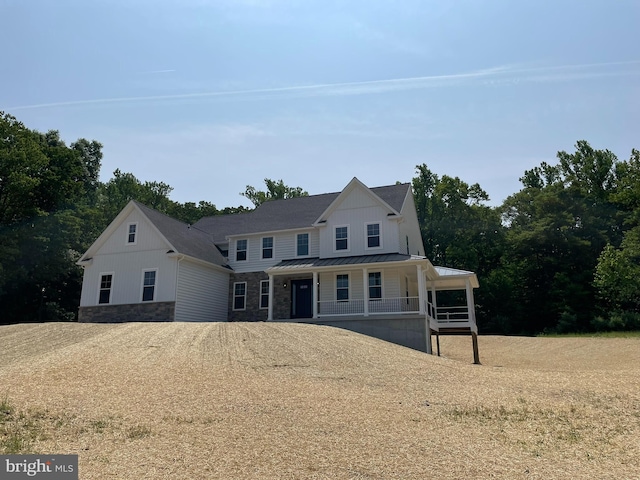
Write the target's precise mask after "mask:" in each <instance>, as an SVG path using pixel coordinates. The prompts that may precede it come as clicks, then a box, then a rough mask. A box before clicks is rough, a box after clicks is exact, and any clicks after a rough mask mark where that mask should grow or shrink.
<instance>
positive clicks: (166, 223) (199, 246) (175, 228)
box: [135, 202, 226, 267]
mask: <svg viewBox="0 0 640 480" xmlns="http://www.w3.org/2000/svg"><path fill="white" fill-rule="evenodd" d="M135 204H136V206H137V207H138V208H139V209H140V210H141V211H142V213H144V215H145V216H146V217H147V218H148V219H149V221H150V222H151V223H153V225H155V227H156V228H157V229H158V230H159V231H160V233H162V235H164V237H165V238H166V239H167V240H168V241H169V243H171V245H173V247H174V248H175V249H176V250H177V252H176V253H181V254H183V255H187V256H189V257H193V258H196V259H198V260H204V261H205V262H209V263H213V264H214V265H219V266H224V267H226V261H225V259H224V257H223V256H222V254H221V253H220V251H219V250H218V248H217V247H216V246H215V244H214V242H213V239H212V237H211V235H209V234H208V233H206V232H203V231H202V230H198V229H197V228H195V227H192V226H190V225H187V224H186V223H183V222H181V221H180V220H176V219H175V218H171V217H169V216H167V215H165V214H164V213H160V212H158V211H156V210H153V209H151V208H149V207H147V206H145V205H143V204H142V203H140V202H135Z"/></svg>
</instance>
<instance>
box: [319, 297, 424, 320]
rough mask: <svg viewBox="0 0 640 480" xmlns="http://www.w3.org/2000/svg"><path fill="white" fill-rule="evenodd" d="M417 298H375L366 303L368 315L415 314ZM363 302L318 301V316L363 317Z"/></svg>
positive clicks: (359, 300) (417, 306)
mask: <svg viewBox="0 0 640 480" xmlns="http://www.w3.org/2000/svg"><path fill="white" fill-rule="evenodd" d="M419 305H420V300H419V298H418V297H396V298H377V299H370V300H369V301H368V310H369V314H371V315H375V314H394V313H417V312H419V311H420V308H419ZM364 313H365V312H364V300H362V299H358V300H341V301H334V300H329V301H319V302H318V316H332V315H333V316H339V315H364Z"/></svg>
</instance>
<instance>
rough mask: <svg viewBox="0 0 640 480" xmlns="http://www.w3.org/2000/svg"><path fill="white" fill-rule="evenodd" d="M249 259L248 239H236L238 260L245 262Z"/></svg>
mask: <svg viewBox="0 0 640 480" xmlns="http://www.w3.org/2000/svg"><path fill="white" fill-rule="evenodd" d="M246 259H247V240H246V239H244V240H236V262H243V261H245V260H246Z"/></svg>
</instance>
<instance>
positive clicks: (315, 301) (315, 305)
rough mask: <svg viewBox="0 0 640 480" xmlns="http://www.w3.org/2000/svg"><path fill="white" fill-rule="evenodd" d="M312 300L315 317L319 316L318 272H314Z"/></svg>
mask: <svg viewBox="0 0 640 480" xmlns="http://www.w3.org/2000/svg"><path fill="white" fill-rule="evenodd" d="M311 291H312V292H313V293H312V294H311V301H312V302H313V318H318V272H313V289H312V290H311Z"/></svg>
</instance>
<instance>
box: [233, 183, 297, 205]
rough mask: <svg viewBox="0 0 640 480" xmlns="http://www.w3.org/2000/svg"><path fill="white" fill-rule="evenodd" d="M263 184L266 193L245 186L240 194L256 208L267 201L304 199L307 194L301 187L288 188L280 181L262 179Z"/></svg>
mask: <svg viewBox="0 0 640 480" xmlns="http://www.w3.org/2000/svg"><path fill="white" fill-rule="evenodd" d="M264 183H265V185H266V187H267V190H266V191H263V190H256V189H255V188H254V187H252V186H251V185H247V188H246V189H245V191H244V192H242V193H240V195H242V196H243V197H246V198H248V199H249V200H251V203H253V204H254V205H255V206H256V207H259V206H260V205H261V204H262V203H264V202H267V201H269V200H283V199H286V198H295V197H306V196H308V195H309V194H308V193H307V192H306V191H304V190H303V189H302V188H301V187H289V186H287V185H285V184H284V182H283V181H282V180H278V181H275V180H270V179H268V178H265V179H264Z"/></svg>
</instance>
